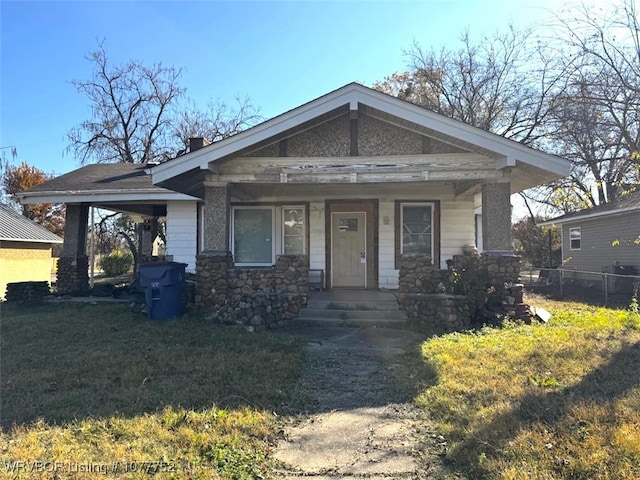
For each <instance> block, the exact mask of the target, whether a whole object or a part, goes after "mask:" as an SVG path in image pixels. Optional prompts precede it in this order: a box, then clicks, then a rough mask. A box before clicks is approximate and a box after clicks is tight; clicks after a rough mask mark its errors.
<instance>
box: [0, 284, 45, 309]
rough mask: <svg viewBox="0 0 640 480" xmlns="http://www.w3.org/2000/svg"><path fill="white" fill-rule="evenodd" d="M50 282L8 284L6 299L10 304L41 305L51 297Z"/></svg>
mask: <svg viewBox="0 0 640 480" xmlns="http://www.w3.org/2000/svg"><path fill="white" fill-rule="evenodd" d="M50 294H51V292H50V291H49V282H15V283H8V284H7V293H6V295H5V299H6V301H7V302H9V303H23V304H33V303H40V302H42V301H43V300H44V298H45V297H47V296H49V295H50Z"/></svg>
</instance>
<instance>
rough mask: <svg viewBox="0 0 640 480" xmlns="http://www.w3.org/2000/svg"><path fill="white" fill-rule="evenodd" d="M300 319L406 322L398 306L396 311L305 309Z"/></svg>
mask: <svg viewBox="0 0 640 480" xmlns="http://www.w3.org/2000/svg"><path fill="white" fill-rule="evenodd" d="M298 318H300V319H303V318H338V319H360V320H367V319H368V320H384V319H389V320H398V319H400V320H406V316H405V314H404V312H403V311H402V310H399V309H398V308H397V306H396V308H395V310H356V309H352V308H349V309H344V310H342V309H326V308H325V309H322V308H309V307H307V308H303V309H302V310H300V313H299V315H298Z"/></svg>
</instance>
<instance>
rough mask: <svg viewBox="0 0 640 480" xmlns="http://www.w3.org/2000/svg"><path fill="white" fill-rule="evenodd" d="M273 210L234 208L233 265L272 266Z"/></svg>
mask: <svg viewBox="0 0 640 480" xmlns="http://www.w3.org/2000/svg"><path fill="white" fill-rule="evenodd" d="M272 237H273V210H272V209H271V208H268V209H267V208H236V209H234V216H233V256H234V259H235V263H256V264H267V265H270V264H273V238H272Z"/></svg>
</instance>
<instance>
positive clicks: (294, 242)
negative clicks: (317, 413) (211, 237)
mask: <svg viewBox="0 0 640 480" xmlns="http://www.w3.org/2000/svg"><path fill="white" fill-rule="evenodd" d="M231 245H232V247H231V248H232V253H233V258H234V263H235V264H236V265H245V266H271V265H273V264H274V263H275V259H276V256H277V255H303V254H304V253H305V250H306V209H305V207H304V206H300V205H291V206H274V205H259V206H253V205H252V206H244V205H237V206H234V207H233V208H232V226H231Z"/></svg>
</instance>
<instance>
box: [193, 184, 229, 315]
mask: <svg viewBox="0 0 640 480" xmlns="http://www.w3.org/2000/svg"><path fill="white" fill-rule="evenodd" d="M213 183H214V182H207V183H205V189H204V213H203V220H204V221H203V223H204V232H203V233H204V242H203V245H202V247H203V250H202V252H200V254H199V255H198V256H197V257H196V297H195V300H196V304H199V305H201V306H202V307H204V308H205V309H219V308H220V307H223V306H224V305H226V303H227V290H228V285H229V278H228V274H229V269H230V268H231V267H232V265H233V259H232V258H231V253H230V252H229V222H230V211H231V209H230V206H229V202H230V198H229V196H230V195H229V187H228V186H227V185H226V184H218V183H216V184H213Z"/></svg>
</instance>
